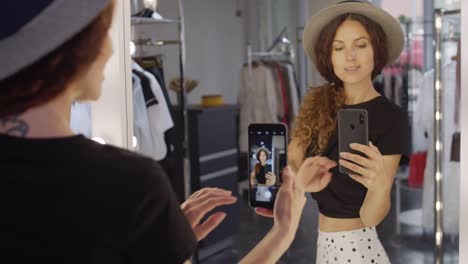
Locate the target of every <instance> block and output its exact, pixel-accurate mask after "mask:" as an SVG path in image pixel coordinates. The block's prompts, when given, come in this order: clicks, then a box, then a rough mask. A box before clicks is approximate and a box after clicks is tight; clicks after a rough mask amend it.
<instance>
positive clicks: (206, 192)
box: [180, 188, 237, 241]
mask: <svg viewBox="0 0 468 264" xmlns="http://www.w3.org/2000/svg"><path fill="white" fill-rule="evenodd" d="M236 201H237V197H235V196H232V193H231V191H227V190H223V189H219V188H203V189H201V190H198V191H196V192H195V193H193V194H192V195H191V196H190V197H189V198H188V199H187V200H186V201H185V202H184V203H183V204H182V205H181V206H180V208H181V209H182V211H183V212H184V214H185V217H186V218H187V220H188V222H189V223H190V225H191V226H192V229H193V232H194V233H195V236H196V237H197V240H198V241H200V240H202V239H203V238H205V237H206V236H207V235H208V234H209V233H210V232H211V231H213V229H215V228H216V227H217V226H218V225H219V224H221V222H222V221H223V220H224V218H225V217H226V213H224V212H217V213H214V214H213V215H211V216H210V217H208V219H206V220H205V221H204V222H203V223H200V220H201V219H202V218H203V217H204V216H205V215H206V214H207V213H208V212H209V211H211V210H213V209H215V208H216V207H218V206H222V205H227V204H233V203H235V202H236Z"/></svg>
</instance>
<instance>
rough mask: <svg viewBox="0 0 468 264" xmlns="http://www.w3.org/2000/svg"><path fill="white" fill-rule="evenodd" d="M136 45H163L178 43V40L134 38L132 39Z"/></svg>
mask: <svg viewBox="0 0 468 264" xmlns="http://www.w3.org/2000/svg"><path fill="white" fill-rule="evenodd" d="M133 43H135V45H138V46H165V45H180V40H153V39H152V38H145V39H136V40H135V41H133Z"/></svg>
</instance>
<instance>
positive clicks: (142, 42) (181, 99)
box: [131, 0, 192, 198]
mask: <svg viewBox="0 0 468 264" xmlns="http://www.w3.org/2000/svg"><path fill="white" fill-rule="evenodd" d="M177 1H178V10H177V11H178V18H177V19H154V18H143V17H132V18H131V25H132V26H138V25H151V24H177V31H178V39H177V40H153V39H151V38H149V39H137V40H135V41H134V44H135V45H138V46H165V45H178V46H179V72H180V84H181V92H180V93H179V94H178V95H179V96H178V98H177V99H178V103H179V107H180V109H181V111H180V112H181V118H182V120H183V122H182V123H183V126H182V131H183V139H182V148H183V151H182V152H183V167H184V170H183V171H184V172H183V177H184V179H183V185H184V186H183V193H184V197H185V198H188V197H189V196H190V194H191V191H192V190H191V188H190V183H191V177H190V160H189V157H190V155H189V154H190V150H189V144H188V141H189V137H188V133H189V132H188V116H187V88H186V87H185V82H184V72H185V51H186V49H185V16H184V7H183V1H182V0H177ZM176 191H177V190H176Z"/></svg>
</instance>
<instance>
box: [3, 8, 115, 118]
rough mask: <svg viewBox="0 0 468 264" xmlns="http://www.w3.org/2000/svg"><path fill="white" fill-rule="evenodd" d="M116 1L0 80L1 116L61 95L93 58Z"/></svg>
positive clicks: (100, 46) (96, 53) (110, 20)
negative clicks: (61, 42)
mask: <svg viewBox="0 0 468 264" xmlns="http://www.w3.org/2000/svg"><path fill="white" fill-rule="evenodd" d="M114 2H115V1H111V3H109V5H108V6H107V7H106V8H105V9H104V10H103V11H101V13H100V14H99V15H98V16H97V17H96V18H94V19H93V21H91V22H90V24H89V25H88V26H87V27H86V28H84V29H83V30H81V31H80V32H79V33H78V34H76V35H75V36H73V37H72V38H71V39H69V40H68V41H66V42H65V43H64V44H63V45H62V46H60V47H58V48H57V49H55V50H54V51H52V52H50V53H49V54H47V55H46V56H44V57H43V58H42V59H40V60H39V61H37V62H35V63H34V64H32V65H30V66H29V67H26V68H24V69H22V70H21V71H19V72H18V73H16V74H14V75H12V76H10V77H8V78H7V79H5V80H2V81H0V117H5V116H9V115H13V114H19V113H22V112H24V111H26V110H27V109H29V108H32V107H35V106H39V105H42V104H44V103H47V102H48V101H50V100H52V99H54V98H55V97H57V96H58V95H60V94H61V93H62V92H63V91H64V89H65V88H66V87H67V85H68V84H69V83H70V82H71V81H73V80H75V79H76V78H77V77H79V76H80V75H81V74H85V73H86V71H87V70H88V69H89V66H90V65H91V64H92V63H93V62H94V60H95V59H96V57H97V56H98V54H99V52H101V48H102V45H103V43H104V40H105V38H106V36H107V34H108V30H109V28H110V26H111V22H112V17H113V12H114V6H115V3H114Z"/></svg>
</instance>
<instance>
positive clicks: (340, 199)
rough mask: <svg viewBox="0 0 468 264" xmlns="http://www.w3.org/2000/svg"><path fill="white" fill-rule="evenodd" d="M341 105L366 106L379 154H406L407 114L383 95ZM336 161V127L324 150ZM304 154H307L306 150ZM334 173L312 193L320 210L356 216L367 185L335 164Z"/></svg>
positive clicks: (328, 213)
mask: <svg viewBox="0 0 468 264" xmlns="http://www.w3.org/2000/svg"><path fill="white" fill-rule="evenodd" d="M344 108H354V109H356V108H360V109H366V110H367V112H368V119H369V140H370V141H371V142H372V143H373V144H374V145H375V146H376V147H377V148H378V149H379V151H380V152H381V153H382V155H396V154H401V155H403V159H405V158H406V157H404V155H408V154H409V141H408V139H409V132H408V131H409V128H408V115H407V113H406V112H404V111H403V110H402V109H401V108H400V107H399V106H397V105H395V104H394V103H392V102H391V101H390V100H388V99H387V98H385V97H384V96H379V97H376V98H375V99H372V100H370V101H367V102H363V103H360V104H356V105H348V106H344ZM323 155H324V156H327V157H328V158H329V159H331V160H334V161H336V162H338V160H339V153H338V135H337V133H336V131H335V133H334V134H333V136H332V138H331V139H330V142H329V143H328V147H327V149H326V150H325V152H324V153H323ZM306 156H310V154H307V155H306ZM331 172H332V174H333V177H332V179H331V181H330V183H329V184H328V186H327V187H326V188H325V189H323V190H322V191H320V192H316V193H311V195H312V197H313V198H314V199H315V200H317V203H318V206H319V210H320V213H322V214H324V215H326V216H328V217H334V218H359V210H360V208H361V206H362V204H363V202H364V198H365V196H366V194H367V189H366V187H364V186H363V185H361V184H360V183H358V182H357V181H355V180H353V179H352V178H350V177H349V176H348V175H347V174H342V173H340V172H339V170H338V166H336V167H334V168H333V169H332V170H331Z"/></svg>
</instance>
